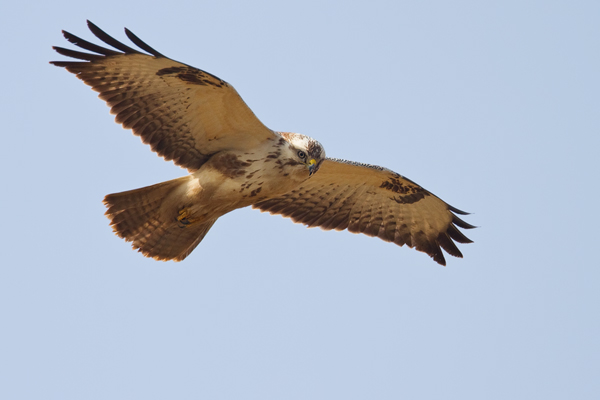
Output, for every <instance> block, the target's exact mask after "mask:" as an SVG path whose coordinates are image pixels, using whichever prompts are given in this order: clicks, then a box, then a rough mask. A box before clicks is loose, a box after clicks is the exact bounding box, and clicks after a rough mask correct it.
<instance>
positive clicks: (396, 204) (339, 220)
mask: <svg viewBox="0 0 600 400" xmlns="http://www.w3.org/2000/svg"><path fill="white" fill-rule="evenodd" d="M253 207H254V208H258V209H260V210H261V211H267V212H270V213H271V214H281V215H283V216H284V217H289V218H291V219H292V220H293V221H294V222H298V223H302V224H305V225H307V226H308V227H316V226H318V227H321V228H322V229H325V230H330V229H335V230H344V229H347V230H348V231H350V232H353V233H364V234H365V235H368V236H374V237H378V238H380V239H382V240H385V241H387V242H393V243H395V244H397V245H399V246H403V245H407V246H409V247H414V248H415V249H417V250H419V251H422V252H425V253H427V254H429V256H431V257H432V258H433V259H434V260H435V261H436V262H438V263H439V264H441V265H446V260H445V258H444V255H443V253H442V249H443V250H445V251H446V252H447V253H448V254H450V255H452V256H455V257H462V253H461V252H460V250H459V249H458V247H457V246H456V244H455V243H454V241H456V242H459V243H471V240H469V239H468V238H467V237H466V236H465V235H463V234H462V232H460V231H459V230H458V229H457V226H458V227H461V228H464V229H471V228H474V226H472V225H470V224H468V223H466V222H464V221H462V220H461V219H460V218H458V217H457V216H456V215H455V214H453V212H456V213H459V214H466V213H464V212H463V211H460V210H458V209H456V208H454V207H452V206H449V205H448V204H446V203H445V202H444V201H442V200H440V199H439V198H438V197H436V196H434V195H433V194H431V193H430V192H428V191H427V190H425V189H423V188H422V187H420V186H419V185H417V184H416V183H414V182H412V181H411V180H409V179H406V178H404V177H403V176H401V175H399V174H397V173H395V172H393V171H390V170H388V169H386V168H382V167H378V166H373V165H368V164H360V163H354V162H347V161H344V160H338V159H329V158H328V159H326V160H325V161H324V162H323V165H322V166H321V168H320V169H319V171H318V172H317V173H316V174H315V175H314V176H313V177H311V178H310V179H308V180H307V181H306V182H304V183H303V184H302V185H301V186H300V187H299V188H298V189H295V190H292V191H291V192H289V193H287V194H285V195H282V196H279V197H277V198H273V199H268V200H264V201H261V202H258V203H257V204H254V205H253ZM453 240H454V241H453Z"/></svg>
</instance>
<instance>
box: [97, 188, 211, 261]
mask: <svg viewBox="0 0 600 400" xmlns="http://www.w3.org/2000/svg"><path fill="white" fill-rule="evenodd" d="M188 180H189V176H185V177H182V178H178V179H173V180H170V181H167V182H162V183H158V184H156V185H152V186H147V187H144V188H141V189H135V190H130V191H126V192H121V193H113V194H109V195H107V196H106V197H105V198H104V204H105V205H106V207H107V208H108V210H107V211H106V216H107V217H108V218H109V219H110V221H111V222H110V225H111V226H112V227H113V230H114V231H115V233H116V234H117V235H118V236H119V237H121V238H123V239H125V240H126V241H128V242H132V247H133V248H134V249H137V250H138V251H140V252H141V253H142V254H144V255H145V256H146V257H152V258H154V259H156V260H162V261H167V260H174V261H181V260H183V259H184V258H186V257H187V256H188V255H189V254H190V253H191V252H192V250H194V249H195V248H196V246H197V245H198V244H199V243H200V242H201V241H202V239H203V238H204V236H205V235H206V233H207V232H208V231H209V230H210V228H211V227H212V225H213V224H214V223H215V221H216V219H213V220H209V221H206V222H203V223H198V224H193V225H182V224H181V223H180V222H179V221H178V220H177V218H176V217H177V206H176V205H175V204H170V202H168V201H167V202H165V200H166V199H167V197H168V196H169V194H171V193H173V191H174V190H176V189H177V188H178V187H179V186H180V185H185V184H186V183H187V181H188Z"/></svg>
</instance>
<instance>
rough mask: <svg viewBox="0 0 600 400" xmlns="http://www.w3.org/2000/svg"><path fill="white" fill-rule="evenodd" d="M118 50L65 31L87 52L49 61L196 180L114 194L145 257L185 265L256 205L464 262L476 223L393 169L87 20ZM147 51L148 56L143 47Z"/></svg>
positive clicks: (121, 218) (115, 215)
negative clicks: (272, 117)
mask: <svg viewBox="0 0 600 400" xmlns="http://www.w3.org/2000/svg"><path fill="white" fill-rule="evenodd" d="M88 27H89V29H90V30H91V31H92V33H93V34H94V35H95V36H96V37H97V38H98V39H100V40H101V41H103V42H104V43H106V44H107V45H108V46H111V47H113V48H114V49H110V48H107V47H102V46H99V45H97V44H94V43H91V42H88V41H86V40H83V39H81V38H79V37H77V36H75V35H73V34H71V33H69V32H66V31H63V35H64V37H65V38H66V39H67V40H68V41H69V42H71V43H73V44H74V45H76V46H78V47H80V48H81V49H83V50H87V52H82V51H75V50H70V49H66V48H62V47H54V50H56V51H57V52H58V53H59V54H61V55H63V56H67V57H70V58H74V59H77V60H79V61H52V62H51V63H52V64H54V65H56V66H58V67H64V68H66V70H67V71H69V72H71V73H73V74H75V76H77V78H79V79H81V80H82V81H83V82H85V83H86V84H87V85H89V86H91V88H92V89H93V90H95V91H96V92H98V93H99V97H100V98H101V99H102V100H104V101H105V102H106V104H107V105H108V106H109V107H110V111H111V113H112V114H114V115H116V118H115V119H116V122H117V123H119V124H121V125H122V126H123V127H124V128H126V129H131V130H132V131H133V133H134V134H135V135H138V136H139V137H140V138H141V140H142V142H144V143H146V144H148V145H150V147H151V148H152V150H153V151H155V152H156V153H158V155H160V156H161V157H163V158H164V159H165V160H172V161H173V162H174V163H175V164H176V165H179V166H181V167H183V168H186V169H187V170H188V171H189V175H187V176H184V177H181V178H178V179H173V180H170V181H167V182H162V183H158V184H156V185H152V186H148V187H144V188H141V189H136V190H130V191H127V192H122V193H114V194H109V195H107V196H106V197H105V198H104V204H105V205H106V207H107V208H108V209H107V211H106V215H107V216H108V218H109V219H110V225H112V227H113V230H114V231H115V232H116V234H117V235H118V236H120V237H121V238H123V239H125V240H126V241H128V242H131V243H132V246H133V248H134V249H137V250H138V251H140V252H141V253H142V254H144V255H145V256H147V257H153V258H154V259H157V260H175V261H181V260H183V259H184V258H186V257H187V256H188V255H189V254H190V253H191V252H192V250H194V248H195V247H196V246H197V245H198V244H199V243H200V242H201V241H202V239H203V238H204V236H205V235H206V233H207V232H208V231H209V230H210V228H211V227H212V225H213V224H214V223H215V222H216V221H217V219H218V218H219V217H220V216H222V215H224V214H226V213H228V212H230V211H233V210H235V209H237V208H241V207H246V206H252V207H253V208H257V209H259V210H261V211H267V212H269V213H271V214H281V215H282V216H284V217H288V218H291V219H292V221H294V222H297V223H302V224H305V225H306V226H308V227H316V226H318V227H321V228H322V229H325V230H331V229H335V230H344V229H347V230H348V231H350V232H353V233H364V234H366V235H368V236H375V237H378V238H380V239H383V240H385V241H387V242H392V243H395V244H397V245H399V246H402V245H405V244H406V245H407V246H409V247H413V248H415V249H417V250H419V251H422V252H425V253H427V254H428V255H429V256H431V257H432V258H433V259H434V261H436V262H438V263H439V264H442V265H445V264H446V260H445V259H444V255H443V253H442V250H441V249H444V250H445V251H446V252H447V253H449V254H450V255H453V256H455V257H462V254H461V252H460V251H459V250H458V248H457V246H456V244H455V243H454V241H456V242H459V243H470V242H471V241H470V240H469V239H468V238H467V237H466V236H465V235H464V234H463V233H462V232H460V231H459V230H458V229H457V227H460V228H464V229H470V228H473V227H474V226H472V225H470V224H468V223H466V222H464V221H462V220H461V219H460V218H458V217H457V215H456V214H462V215H465V214H467V213H465V212H463V211H460V210H459V209H457V208H454V207H452V206H450V205H448V204H447V203H445V202H444V201H442V200H441V199H439V198H438V197H436V196H435V195H433V194H432V193H430V192H428V191H427V190H425V189H423V188H422V187H421V186H419V185H417V184H416V183H414V182H413V181H411V180H409V179H407V178H405V177H403V176H402V175H400V174H397V173H395V172H393V171H391V170H389V169H386V168H382V167H378V166H374V165H368V164H362V163H357V162H352V161H345V160H340V159H335V158H327V157H326V156H325V150H324V149H323V146H321V144H320V143H319V142H318V141H316V140H314V139H312V138H310V137H308V136H304V135H301V134H298V133H289V132H275V131H273V130H271V129H269V128H267V127H266V126H265V125H263V124H262V122H260V121H259V119H258V118H257V117H256V116H255V115H254V113H253V112H252V111H251V110H250V108H249V107H248V106H247V105H246V103H244V101H243V100H242V98H241V97H240V96H239V94H238V93H237V91H236V90H235V89H234V88H233V86H231V85H230V84H229V83H227V82H225V81H224V80H222V79H220V78H217V77H216V76H214V75H212V74H210V73H208V72H206V71H202V70H200V69H197V68H194V67H192V66H189V65H187V64H183V63H180V62H177V61H174V60H172V59H170V58H168V57H166V56H164V55H162V54H161V53H159V52H158V51H156V50H154V49H153V48H152V47H150V46H149V45H147V44H146V43H144V42H143V41H142V40H140V39H139V38H138V37H137V36H136V35H134V34H133V33H132V32H131V31H129V30H128V29H125V33H126V35H127V37H128V38H129V39H130V40H131V41H132V42H133V43H134V44H135V45H136V46H138V47H139V48H140V49H141V50H142V51H143V52H142V51H139V50H137V49H134V48H131V47H129V46H127V45H125V44H123V43H121V42H119V41H117V40H116V39H114V38H113V37H111V36H109V35H108V34H106V33H105V32H104V31H102V30H101V29H100V28H98V27H97V26H96V25H94V24H92V23H91V22H89V21H88ZM144 52H145V53H144Z"/></svg>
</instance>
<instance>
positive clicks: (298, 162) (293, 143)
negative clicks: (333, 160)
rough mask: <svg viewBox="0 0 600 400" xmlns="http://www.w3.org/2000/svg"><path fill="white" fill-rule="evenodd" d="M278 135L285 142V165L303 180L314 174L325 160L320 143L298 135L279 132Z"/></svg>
mask: <svg viewBox="0 0 600 400" xmlns="http://www.w3.org/2000/svg"><path fill="white" fill-rule="evenodd" d="M280 134H281V136H282V137H283V138H284V139H285V141H286V142H287V146H286V147H287V148H286V149H285V155H286V158H287V159H288V161H287V162H286V164H287V165H289V166H291V167H293V169H294V172H295V173H297V174H299V175H300V177H304V179H306V178H308V177H310V176H311V175H313V174H314V173H316V172H317V171H318V170H319V167H320V166H321V163H322V162H323V160H325V149H324V148H323V146H321V143H319V142H317V141H316V140H314V139H313V138H310V137H308V136H305V135H301V134H299V133H289V132H281V133H280ZM306 172H308V176H307V175H306ZM304 179H303V180H304Z"/></svg>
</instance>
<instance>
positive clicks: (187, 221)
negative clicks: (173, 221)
mask: <svg viewBox="0 0 600 400" xmlns="http://www.w3.org/2000/svg"><path fill="white" fill-rule="evenodd" d="M189 216H190V213H189V212H188V209H187V208H184V209H182V210H180V211H179V215H178V216H177V222H179V223H180V225H179V227H180V228H185V227H187V226H190V225H191V224H193V223H194V222H196V221H197V220H196V219H193V218H188V217H189Z"/></svg>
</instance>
